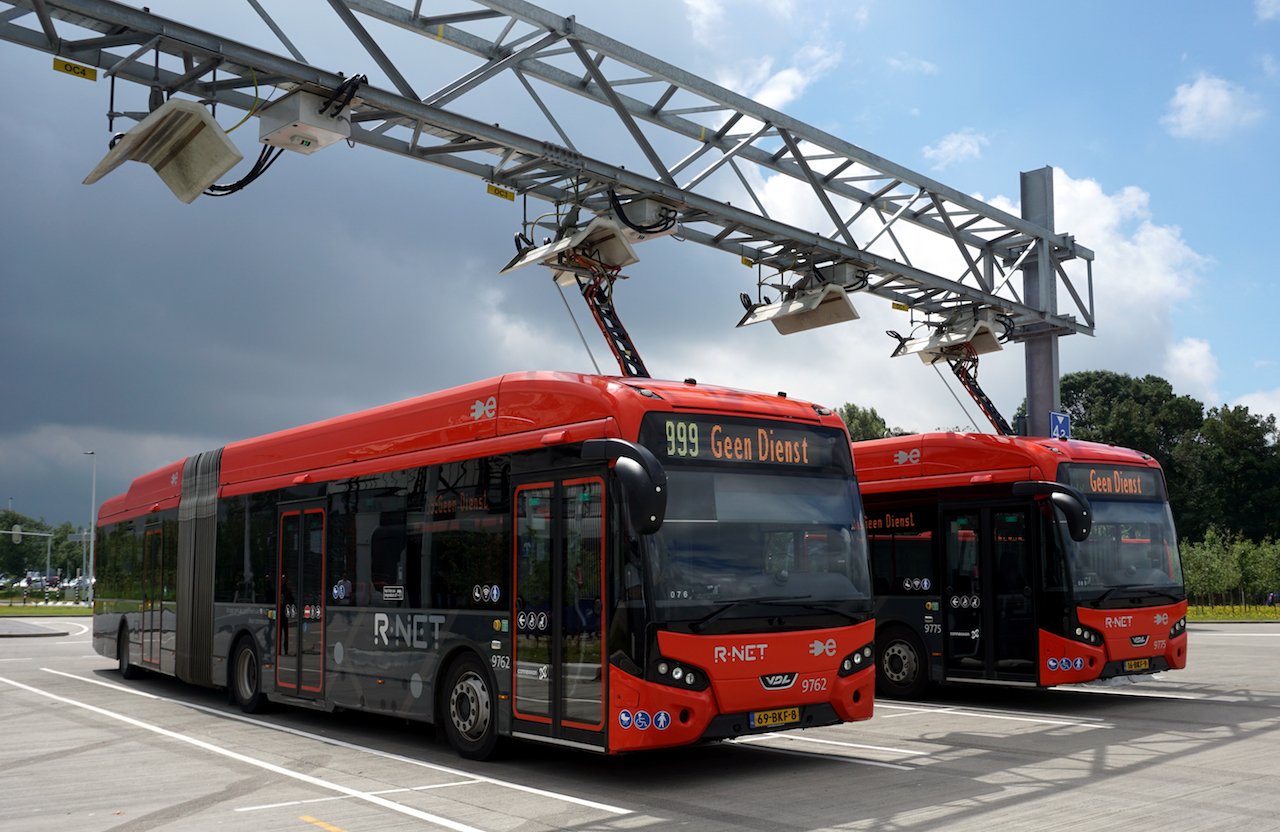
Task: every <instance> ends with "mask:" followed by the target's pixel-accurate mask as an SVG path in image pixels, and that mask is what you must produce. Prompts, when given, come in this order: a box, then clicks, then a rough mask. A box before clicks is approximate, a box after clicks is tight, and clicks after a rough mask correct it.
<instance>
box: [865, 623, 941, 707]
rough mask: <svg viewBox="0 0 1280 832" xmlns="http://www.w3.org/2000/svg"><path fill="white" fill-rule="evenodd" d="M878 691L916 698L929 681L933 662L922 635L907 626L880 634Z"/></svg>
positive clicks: (885, 694) (878, 642)
mask: <svg viewBox="0 0 1280 832" xmlns="http://www.w3.org/2000/svg"><path fill="white" fill-rule="evenodd" d="M876 651H877V653H878V655H877V656H876V693H877V694H879V695H880V696H890V697H901V698H903V699H916V698H918V697H919V696H920V695H921V694H923V693H924V689H925V687H927V686H928V684H929V665H928V659H927V657H926V654H925V652H924V645H922V644H921V643H920V639H919V638H917V637H916V635H915V634H914V633H912V632H911V631H910V630H908V629H907V628H906V627H889V628H886V629H885V630H884V631H883V632H882V633H880V634H879V635H877V636H876Z"/></svg>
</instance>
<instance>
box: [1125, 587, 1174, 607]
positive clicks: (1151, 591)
mask: <svg viewBox="0 0 1280 832" xmlns="http://www.w3.org/2000/svg"><path fill="white" fill-rule="evenodd" d="M1129 589H1132V590H1134V594H1135V595H1137V594H1141V595H1158V596H1164V597H1165V598H1168V599H1169V600H1170V601H1173V602H1175V603H1176V602H1178V601H1181V600H1182V599H1181V598H1179V597H1178V596H1176V595H1174V594H1173V593H1172V592H1165V591H1164V590H1163V589H1156V588H1155V586H1153V585H1149V586H1143V587H1136V586H1135V587H1129Z"/></svg>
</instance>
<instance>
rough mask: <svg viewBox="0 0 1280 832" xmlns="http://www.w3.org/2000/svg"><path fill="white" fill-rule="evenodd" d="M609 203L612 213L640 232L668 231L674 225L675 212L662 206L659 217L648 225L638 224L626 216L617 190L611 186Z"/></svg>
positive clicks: (633, 229) (656, 232) (627, 225)
mask: <svg viewBox="0 0 1280 832" xmlns="http://www.w3.org/2000/svg"><path fill="white" fill-rule="evenodd" d="M609 204H610V205H612V206H613V213H614V215H615V216H616V217H617V218H618V220H619V221H620V222H621V223H622V224H623V225H625V226H626V227H627V228H630V229H631V230H632V231H637V232H639V233H641V234H659V233H661V232H663V231H670V230H671V229H672V228H675V225H676V212H675V211H673V210H672V209H670V208H663V209H662V214H661V217H662V218H661V219H659V220H658V221H657V222H654V223H650V224H649V225H638V224H636V223H634V222H632V221H631V220H630V219H628V218H627V213H626V211H624V210H623V208H622V201H621V200H619V199H618V192H617V191H615V190H614V189H613V188H610V189H609Z"/></svg>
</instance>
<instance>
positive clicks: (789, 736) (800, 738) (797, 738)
mask: <svg viewBox="0 0 1280 832" xmlns="http://www.w3.org/2000/svg"><path fill="white" fill-rule="evenodd" d="M757 737H760V738H766V737H767V738H769V739H775V738H776V739H784V740H792V741H793V742H809V743H813V744H815V745H835V746H840V747H841V748H856V749H858V750H859V751H883V752H885V753H886V754H900V755H902V756H903V757H917V756H919V755H921V754H928V753H929V752H927V751H916V750H914V749H910V748H889V747H887V746H883V745H866V744H865V743H860V742H845V741H843V740H824V739H819V738H818V737H807V736H805V735H804V734H797V733H793V732H788V733H785V734H778V733H773V734H754V735H752V736H750V737H739V738H738V742H749V741H750V740H752V739H755V738H757Z"/></svg>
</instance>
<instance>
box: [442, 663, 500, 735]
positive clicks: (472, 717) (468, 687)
mask: <svg viewBox="0 0 1280 832" xmlns="http://www.w3.org/2000/svg"><path fill="white" fill-rule="evenodd" d="M443 694H444V699H443V701H442V702H441V708H440V722H441V723H443V725H444V733H445V736H446V737H447V738H448V739H449V745H451V746H453V749H454V750H455V751H457V752H458V754H460V755H461V756H463V757H465V758H467V759H468V760H487V759H489V758H490V757H491V756H493V752H494V751H495V749H496V748H497V746H498V708H497V697H496V696H495V691H494V684H493V682H492V681H491V680H490V678H489V674H488V672H487V671H486V670H485V667H484V665H483V664H481V662H480V659H478V658H477V657H476V655H475V654H474V653H465V654H463V655H462V656H460V657H459V658H458V659H457V660H456V661H454V662H453V663H452V664H451V665H450V666H449V670H448V672H447V673H446V674H445V682H444V688H443Z"/></svg>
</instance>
